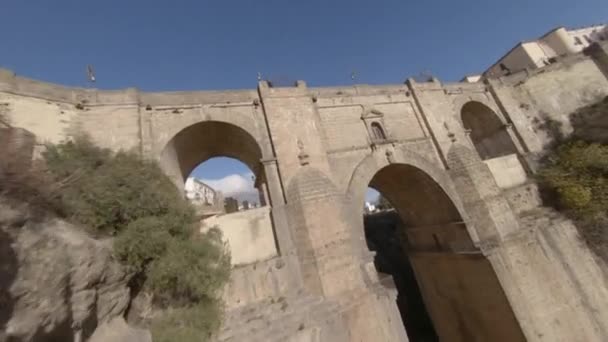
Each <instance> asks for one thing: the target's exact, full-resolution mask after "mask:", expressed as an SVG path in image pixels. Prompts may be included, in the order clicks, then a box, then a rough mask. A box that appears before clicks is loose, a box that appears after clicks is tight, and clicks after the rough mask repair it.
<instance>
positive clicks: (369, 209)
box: [365, 202, 376, 214]
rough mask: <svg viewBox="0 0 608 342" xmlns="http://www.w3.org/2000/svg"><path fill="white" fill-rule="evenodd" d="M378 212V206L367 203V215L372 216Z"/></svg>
mask: <svg viewBox="0 0 608 342" xmlns="http://www.w3.org/2000/svg"><path fill="white" fill-rule="evenodd" d="M375 211H376V205H374V204H373V203H370V202H365V213H366V214H371V213H373V212H375Z"/></svg>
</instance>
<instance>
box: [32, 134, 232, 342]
mask: <svg viewBox="0 0 608 342" xmlns="http://www.w3.org/2000/svg"><path fill="white" fill-rule="evenodd" d="M44 157H45V159H46V164H47V168H48V172H49V173H50V175H51V176H52V178H54V179H55V180H56V181H58V180H69V182H63V183H62V184H63V186H62V187H60V188H57V196H58V197H59V201H60V202H61V208H62V210H63V212H64V214H65V215H66V216H67V217H68V218H70V219H71V220H73V221H76V222H78V223H80V224H82V225H83V226H85V227H89V228H90V229H91V230H92V232H93V233H95V234H101V235H116V238H115V240H114V252H115V255H116V258H117V259H118V260H119V261H121V262H122V263H124V264H126V265H128V266H129V267H131V268H132V269H133V270H134V271H135V272H136V279H138V281H137V282H135V283H134V284H136V286H138V287H139V289H143V290H144V291H146V292H148V293H152V294H153V297H154V303H155V304H156V305H157V306H159V307H160V308H161V309H166V310H167V311H166V312H167V314H166V315H164V316H161V317H158V318H156V319H155V320H154V321H153V322H152V331H153V334H154V340H155V341H195V340H196V341H204V340H206V339H207V338H208V337H209V336H210V335H211V334H212V332H213V331H214V330H215V329H217V328H218V327H219V325H220V322H221V321H220V319H221V306H222V303H221V300H220V291H219V290H220V289H221V287H222V286H223V285H224V284H225V283H226V281H227V280H228V277H229V271H230V256H229V254H228V251H227V249H226V248H225V245H224V244H223V243H222V239H221V234H220V232H219V231H218V230H211V231H209V232H207V233H205V234H197V233H196V228H197V226H198V225H197V222H196V216H195V210H194V208H193V207H192V206H191V205H190V203H189V202H187V201H186V199H185V198H184V197H183V196H181V194H180V193H179V191H178V190H177V188H176V187H175V186H174V184H173V183H172V182H171V180H170V179H169V178H168V177H167V176H166V175H165V174H164V173H163V172H162V171H161V169H160V168H159V166H158V165H157V164H156V163H154V162H152V161H148V160H144V159H142V158H140V157H139V156H138V155H136V154H134V153H128V152H117V153H113V152H111V151H110V150H107V149H102V148H99V147H97V146H95V145H94V144H93V143H91V142H90V141H89V140H88V139H87V138H85V137H78V138H76V139H75V140H74V141H72V142H66V143H62V144H58V145H50V146H48V148H47V151H46V152H45V153H44ZM136 290H138V289H136Z"/></svg>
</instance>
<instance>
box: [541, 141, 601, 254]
mask: <svg viewBox="0 0 608 342" xmlns="http://www.w3.org/2000/svg"><path fill="white" fill-rule="evenodd" d="M539 176H540V182H541V185H542V186H543V187H544V189H545V190H546V191H545V194H547V193H549V196H548V197H550V199H551V200H552V203H551V204H553V205H554V206H556V207H557V209H559V210H560V211H562V212H564V213H565V214H567V215H568V216H569V217H570V218H572V219H573V220H575V222H576V225H577V227H578V229H579V231H580V232H581V235H582V236H583V238H584V239H585V241H586V242H587V244H588V245H589V246H590V247H591V249H592V250H593V251H595V252H596V254H598V255H600V256H602V257H604V258H608V229H607V228H606V227H608V179H607V176H608V145H603V144H598V143H588V142H583V141H574V140H570V141H566V142H563V143H562V144H560V145H558V146H557V147H556V148H555V149H554V150H553V152H552V153H551V154H549V155H548V156H547V158H546V164H545V165H544V167H543V168H542V169H541V170H540V172H539Z"/></svg>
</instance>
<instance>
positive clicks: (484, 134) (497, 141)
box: [461, 101, 517, 160]
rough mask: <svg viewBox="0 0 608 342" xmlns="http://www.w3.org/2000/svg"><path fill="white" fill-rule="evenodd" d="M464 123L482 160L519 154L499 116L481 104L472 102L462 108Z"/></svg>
mask: <svg viewBox="0 0 608 342" xmlns="http://www.w3.org/2000/svg"><path fill="white" fill-rule="evenodd" d="M461 115H462V123H463V126H464V128H465V129H466V130H467V131H469V133H470V138H471V141H472V142H473V145H474V146H475V149H476V150H477V153H479V156H480V157H481V159H483V160H486V159H492V158H497V157H502V156H505V155H509V154H513V153H517V148H516V147H515V144H513V140H511V136H510V135H509V132H508V131H507V129H506V126H505V125H504V124H503V123H502V121H501V120H500V118H499V117H498V115H496V113H494V111H493V110H492V109H490V108H488V107H487V106H486V105H484V104H483V103H480V102H476V101H471V102H468V103H466V104H465V105H464V106H463V107H462V111H461Z"/></svg>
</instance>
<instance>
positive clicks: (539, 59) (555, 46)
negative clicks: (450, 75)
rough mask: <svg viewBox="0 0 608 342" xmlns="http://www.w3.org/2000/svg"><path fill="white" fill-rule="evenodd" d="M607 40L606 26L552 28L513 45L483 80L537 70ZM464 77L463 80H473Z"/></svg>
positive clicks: (487, 71) (487, 72)
mask: <svg viewBox="0 0 608 342" xmlns="http://www.w3.org/2000/svg"><path fill="white" fill-rule="evenodd" d="M600 41H608V25H606V24H600V25H592V26H586V27H581V28H576V29H568V28H565V27H558V28H555V29H553V30H551V31H549V32H547V33H546V34H544V35H543V36H541V37H540V38H537V39H534V40H529V41H524V42H521V43H519V44H517V45H515V46H514V47H513V48H512V49H511V50H509V51H508V52H507V53H506V54H505V55H504V56H503V57H501V58H500V59H499V60H498V61H497V62H496V63H494V64H492V66H490V67H489V68H488V69H487V70H486V71H485V72H484V73H483V77H485V78H493V77H499V76H503V75H507V74H510V73H514V72H517V71H521V70H524V69H526V68H528V69H537V68H541V67H543V66H546V65H549V64H551V63H552V62H553V61H554V60H555V58H556V57H559V56H564V55H568V54H573V53H577V52H581V51H583V49H584V48H586V47H588V46H589V45H591V44H593V43H594V42H600ZM474 80H475V77H474V76H467V77H465V78H464V79H463V80H462V81H463V82H471V81H474Z"/></svg>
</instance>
